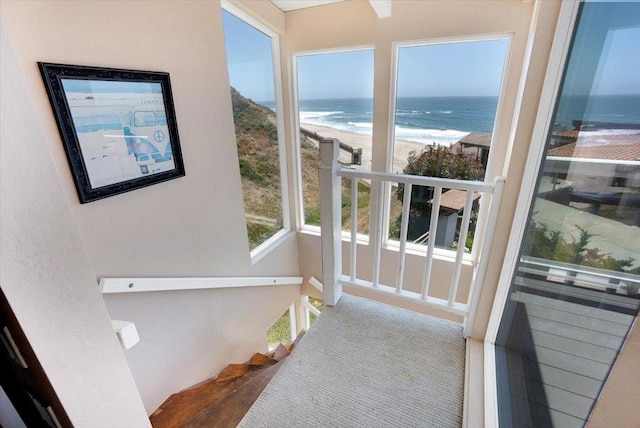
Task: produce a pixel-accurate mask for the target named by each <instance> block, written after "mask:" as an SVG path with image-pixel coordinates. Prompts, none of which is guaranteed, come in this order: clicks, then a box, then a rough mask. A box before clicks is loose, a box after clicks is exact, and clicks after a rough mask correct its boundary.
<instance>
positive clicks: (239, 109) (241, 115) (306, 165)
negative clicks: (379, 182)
mask: <svg viewBox="0 0 640 428" xmlns="http://www.w3.org/2000/svg"><path fill="white" fill-rule="evenodd" d="M231 100H232V105H233V119H234V123H235V130H236V141H237V145H238V161H239V164H240V175H241V177H242V190H243V197H244V206H245V212H246V215H247V228H248V232H249V242H250V246H251V248H252V249H253V248H255V247H256V246H258V245H259V244H261V243H262V242H264V241H265V240H266V239H268V238H269V237H270V236H272V235H273V234H274V233H276V232H277V231H278V230H280V229H281V228H282V208H281V206H282V202H281V191H280V166H279V163H278V133H277V128H276V115H275V113H274V112H273V111H272V110H271V109H270V108H268V107H266V106H263V105H260V104H257V103H255V102H254V101H252V100H250V99H248V98H245V97H244V96H242V94H240V93H239V92H238V91H237V90H235V89H234V88H233V87H232V88H231ZM300 141H301V147H300V156H301V161H302V162H301V165H302V176H303V195H304V206H305V221H306V223H307V224H313V225H319V224H320V195H319V188H318V167H319V166H320V160H319V151H318V143H317V142H315V141H313V140H310V139H308V138H307V137H304V136H301V137H300ZM369 199H370V188H369V184H368V183H365V182H363V181H361V182H360V184H359V186H358V231H359V232H361V233H367V232H368V229H369ZM342 208H343V213H342V214H343V215H342V218H343V223H344V226H345V229H348V228H349V223H350V218H349V216H350V209H351V197H350V182H348V181H345V182H344V183H343V202H342Z"/></svg>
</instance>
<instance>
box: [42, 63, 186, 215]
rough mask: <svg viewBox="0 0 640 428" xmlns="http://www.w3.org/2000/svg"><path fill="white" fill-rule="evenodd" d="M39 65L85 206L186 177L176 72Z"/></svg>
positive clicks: (81, 199)
mask: <svg viewBox="0 0 640 428" xmlns="http://www.w3.org/2000/svg"><path fill="white" fill-rule="evenodd" d="M38 66H39V67H40V73H41V74H42V79H43V80H44V84H45V86H46V88H47V93H48V95H49V101H51V107H52V108H53V113H54V115H55V118H56V122H57V123H58V129H59V130H60V135H61V137H62V142H63V144H64V147H65V150H66V153H67V159H68V160H69V166H70V167H71V171H72V173H73V177H74V180H75V185H76V189H77V191H78V197H79V198H80V202H81V203H83V204H84V203H87V202H91V201H95V200H98V199H102V198H106V197H109V196H113V195H117V194H119V193H123V192H128V191H130V190H134V189H138V188H140V187H146V186H150V185H152V184H156V183H160V182H163V181H167V180H171V179H173V178H178V177H182V176H184V175H185V171H184V164H183V162H182V152H181V151H180V141H179V137H178V126H177V124H176V115H175V111H174V108H173V97H172V95H171V84H170V82H169V74H168V73H159V72H149V71H135V70H119V69H113V68H99V67H84V66H76V65H63V64H50V63H43V62H39V63H38Z"/></svg>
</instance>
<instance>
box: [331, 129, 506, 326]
mask: <svg viewBox="0 0 640 428" xmlns="http://www.w3.org/2000/svg"><path fill="white" fill-rule="evenodd" d="M338 154H339V146H338V141H337V140H333V139H324V140H320V162H321V165H320V172H319V181H320V209H321V230H322V261H323V262H322V264H323V266H322V273H323V283H324V299H325V303H326V304H327V305H335V304H336V303H337V302H338V300H339V299H340V296H341V294H342V286H343V285H349V286H353V287H361V288H366V289H369V290H373V291H375V292H380V293H392V294H395V295H396V296H397V297H399V298H401V299H406V300H410V301H412V302H418V303H420V304H422V305H424V306H428V307H432V308H436V309H439V310H443V311H446V312H449V313H454V314H457V315H461V316H463V317H465V335H466V336H468V335H469V334H470V331H471V330H470V329H471V325H472V323H473V319H474V317H475V312H476V309H477V305H478V301H479V299H480V293H481V290H482V285H483V282H484V278H485V274H486V269H487V259H488V255H489V245H490V242H491V240H492V238H493V234H494V232H495V228H496V221H497V214H498V207H499V205H500V198H501V195H502V188H503V185H504V178H502V177H498V178H497V179H496V180H495V181H494V182H493V183H485V182H478V181H464V180H450V179H444V178H434V177H422V176H414V175H403V174H390V173H383V172H373V171H371V172H370V171H360V170H351V169H342V168H340V166H339V164H338V162H337V158H338ZM341 178H347V179H350V180H351V244H350V266H349V274H348V275H343V274H342V272H343V270H342V221H341V220H342V218H341V209H342V205H341V191H342V189H341ZM360 179H364V180H368V181H370V182H371V184H372V186H373V185H377V188H378V204H377V205H378V208H377V213H376V214H377V215H376V216H375V218H377V219H378V221H377V223H378V224H377V225H376V226H375V227H374V230H373V236H372V239H371V240H370V244H369V245H372V246H373V248H372V250H373V263H372V264H373V272H371V278H372V280H371V281H368V280H364V279H361V278H358V276H357V272H358V267H357V263H358V243H357V233H358V230H357V224H358V221H357V216H358V212H357V207H358V180H360ZM388 183H398V184H402V185H404V198H403V208H402V217H401V226H400V241H399V248H398V264H397V275H396V282H395V285H393V286H391V285H385V284H382V283H381V282H380V272H381V270H384V271H389V269H393V268H395V266H393V267H391V266H383V265H382V264H381V259H382V258H381V253H382V248H383V245H384V243H385V241H386V240H385V239H383V236H382V234H383V230H384V228H383V227H382V220H381V219H382V218H383V215H382V214H383V213H382V211H383V208H382V206H383V204H382V203H381V200H382V196H383V191H382V189H384V187H385V186H386V185H388ZM413 186H427V187H431V188H433V189H434V190H433V198H432V200H431V205H432V206H431V221H430V230H429V238H428V240H427V245H426V248H425V247H422V248H424V251H425V253H424V275H423V280H422V286H421V290H420V292H419V293H417V292H414V291H409V290H407V289H405V287H404V277H405V258H406V253H407V232H408V224H409V210H410V205H411V194H412V187H413ZM443 189H457V190H460V191H464V192H466V198H465V205H464V209H463V216H462V222H461V226H460V233H459V236H463V237H466V236H467V233H468V230H469V224H470V219H471V212H472V205H473V200H474V193H479V194H481V197H482V198H484V200H485V201H486V202H483V203H490V208H489V210H488V219H487V221H486V228H485V229H484V233H482V234H480V233H477V234H476V236H475V242H474V250H473V251H472V252H471V255H469V257H475V259H474V260H472V264H473V266H474V272H473V279H472V284H471V289H470V292H469V297H468V299H467V301H464V302H459V301H456V294H457V291H458V286H459V283H460V272H461V270H462V265H463V259H464V258H465V257H464V253H465V245H464V244H462V245H458V248H457V250H456V252H455V261H454V262H453V271H452V272H453V273H452V275H451V278H449V279H446V278H441V277H438V278H432V276H433V275H432V268H433V259H434V250H435V245H436V243H435V241H436V238H435V237H436V233H437V227H438V219H439V216H440V199H441V196H442V194H443ZM476 247H478V248H476ZM435 280H437V281H448V282H449V288H448V298H447V299H441V298H437V297H433V296H432V295H430V293H429V290H430V286H431V284H432V281H435Z"/></svg>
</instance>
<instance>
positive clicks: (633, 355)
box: [587, 318, 640, 428]
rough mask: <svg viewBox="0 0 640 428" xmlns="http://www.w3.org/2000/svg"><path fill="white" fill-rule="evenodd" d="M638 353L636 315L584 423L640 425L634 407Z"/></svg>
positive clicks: (592, 427)
mask: <svg viewBox="0 0 640 428" xmlns="http://www.w3.org/2000/svg"><path fill="white" fill-rule="evenodd" d="M638 355H640V324H639V323H638V318H636V320H635V322H634V324H633V325H632V326H631V331H630V332H629V335H628V336H627V340H626V341H625V343H624V345H623V347H622V349H621V350H620V355H618V358H617V359H616V362H615V364H614V365H613V368H612V369H611V372H610V373H609V377H608V378H607V381H606V383H605V384H604V388H603V389H602V392H600V397H598V401H596V404H595V406H594V407H593V410H592V411H591V415H590V416H589V420H588V421H587V427H589V428H600V427H602V428H607V427H616V428H634V427H635V428H637V427H638V426H640V418H638V412H637V407H636V406H637V405H638V397H640V370H638V361H639V360H638Z"/></svg>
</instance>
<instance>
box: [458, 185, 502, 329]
mask: <svg viewBox="0 0 640 428" xmlns="http://www.w3.org/2000/svg"><path fill="white" fill-rule="evenodd" d="M504 182H505V178H504V177H496V179H495V180H494V182H493V192H492V195H491V207H490V208H489V220H488V221H487V227H486V229H485V233H484V235H483V238H482V248H481V250H480V254H479V256H480V260H479V262H478V264H477V266H476V267H475V269H474V272H473V279H472V280H471V295H470V296H469V313H468V314H467V316H466V318H465V320H464V330H463V335H464V337H471V330H472V329H473V323H474V322H475V320H476V313H477V312H478V303H479V302H480V296H481V294H482V288H483V286H484V279H485V275H486V273H487V265H488V262H489V249H490V248H491V244H492V243H493V237H494V233H495V230H496V226H497V224H498V210H499V209H500V202H501V201H502V192H503V189H504Z"/></svg>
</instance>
